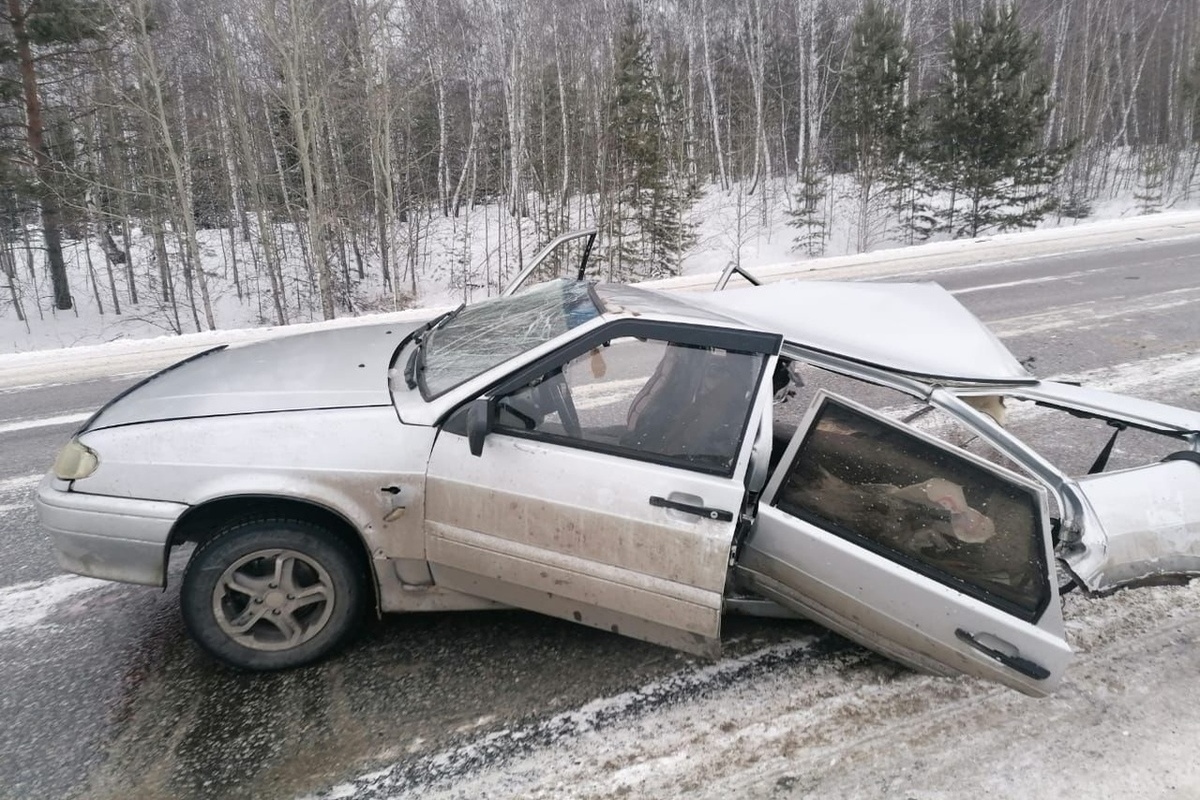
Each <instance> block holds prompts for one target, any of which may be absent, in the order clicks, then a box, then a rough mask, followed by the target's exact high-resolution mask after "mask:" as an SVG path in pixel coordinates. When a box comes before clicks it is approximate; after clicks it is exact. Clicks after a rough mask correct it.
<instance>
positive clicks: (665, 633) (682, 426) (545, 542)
mask: <svg viewBox="0 0 1200 800" xmlns="http://www.w3.org/2000/svg"><path fill="white" fill-rule="evenodd" d="M778 345H779V340H778V337H766V336H759V335H753V334H745V333H743V332H738V331H721V330H719V329H710V328H698V327H695V326H683V325H664V324H661V323H640V324H639V323H636V322H632V321H624V322H622V323H621V324H619V325H615V326H608V327H606V328H604V329H601V330H600V331H598V332H595V333H594V334H592V337H591V338H590V339H589V340H588V341H587V342H581V343H577V344H576V345H574V346H572V347H570V348H569V349H568V350H566V351H564V352H563V353H560V354H559V355H558V356H555V357H552V358H549V359H547V360H545V361H543V362H542V363H540V364H538V365H535V366H534V367H531V368H529V369H527V370H524V371H523V373H522V374H521V375H517V376H514V378H513V380H511V381H509V382H508V383H507V384H505V385H503V386H501V387H498V388H497V389H496V390H495V391H494V392H492V393H490V394H489V396H488V398H487V405H488V407H489V409H488V410H489V415H490V416H491V418H492V422H491V424H490V426H489V429H488V432H487V435H486V438H485V439H484V440H483V443H482V449H481V450H480V452H479V454H478V455H477V456H472V455H471V452H470V445H469V440H468V436H467V431H466V426H467V424H468V423H467V417H468V416H469V413H470V412H469V410H460V411H459V412H457V413H456V414H454V415H452V416H451V418H450V419H449V420H448V421H447V423H446V424H445V425H444V426H443V430H442V431H441V432H440V433H439V435H438V438H437V441H436V443H435V444H434V448H433V453H432V456H431V459H430V462H429V470H428V481H427V487H426V520H427V521H426V551H427V558H428V560H429V562H430V569H431V571H432V573H433V576H434V580H435V581H436V583H438V584H439V585H441V586H445V587H447V588H450V589H454V590H457V591H460V592H465V593H468V594H472V595H475V596H479V597H485V598H488V599H492V600H496V601H499V602H501V603H505V604H508V605H512V606H517V607H520V608H526V609H530V610H533V611H539V612H542V613H546V614H550V615H553V616H557V617H562V618H564V619H569V620H574V621H576V622H580V623H583V624H587V625H591V626H594V627H599V628H603V629H605V630H611V631H613V632H615V633H622V634H626V635H629V636H633V637H636V638H639V639H644V640H647V641H652V642H656V643H659V644H665V645H668V646H671V647H676V648H679V649H682V650H686V651H689V652H695V653H700V654H705V655H715V654H716V653H717V652H718V651H719V647H720V624H721V603H722V597H723V595H724V591H725V583H726V578H727V576H728V570H729V558H730V548H731V545H732V541H733V538H734V533H735V528H736V526H737V523H738V520H739V518H740V517H741V513H742V510H743V504H744V502H745V496H746V488H745V485H744V476H745V474H746V470H747V463H748V461H749V460H750V451H751V448H752V445H753V442H751V441H749V440H750V439H752V438H753V437H748V436H747V435H746V431H747V430H748V429H750V430H757V425H758V422H759V419H760V417H761V415H762V414H763V413H764V411H765V410H767V409H769V404H770V386H769V382H766V383H764V381H763V380H762V376H763V372H764V370H765V368H766V366H767V365H768V364H769V363H771V362H772V359H771V356H772V355H773V354H774V353H775V352H776V351H777V349H778ZM751 425H754V426H756V427H754V428H750V426H751Z"/></svg>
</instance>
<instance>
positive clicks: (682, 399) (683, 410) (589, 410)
mask: <svg viewBox="0 0 1200 800" xmlns="http://www.w3.org/2000/svg"><path fill="white" fill-rule="evenodd" d="M764 363H765V357H764V356H762V355H758V354H750V353H743V352H738V351H733V350H725V349H722V348H719V347H702V346H694V345H684V344H677V343H672V342H665V341H659V340H654V339H641V338H636V337H621V338H617V339H613V340H612V341H609V342H606V343H605V344H604V345H603V346H601V347H597V348H594V349H592V350H591V351H589V352H587V353H585V354H583V355H581V356H578V357H576V358H574V359H572V360H571V361H568V362H567V363H565V364H563V365H562V366H561V367H559V368H556V369H555V370H552V371H551V372H549V373H547V374H545V375H542V376H540V377H539V378H537V379H536V380H534V381H531V382H530V383H529V384H527V385H526V386H524V387H522V388H520V389H518V390H516V391H514V392H511V393H509V394H507V395H505V396H503V397H500V398H498V399H497V406H496V409H497V426H498V427H499V428H501V429H505V430H507V431H508V432H510V433H514V434H516V435H527V436H535V437H542V436H544V437H547V438H551V439H554V440H556V441H560V442H565V443H574V444H578V445H580V446H583V447H589V448H592V449H598V450H602V451H613V452H621V453H625V454H637V455H638V456H642V457H645V458H647V459H648V460H652V461H660V462H664V463H671V464H675V465H678V466H684V467H690V468H694V469H700V470H702V471H707V472H714V473H718V474H731V473H732V471H733V468H734V465H735V462H736V460H737V455H738V452H739V450H740V449H741V443H742V440H743V436H744V435H745V429H746V424H747V422H748V420H749V416H750V411H751V408H752V404H753V400H754V397H755V392H756V389H757V387H758V382H759V380H760V378H761V374H762V371H763V364H764Z"/></svg>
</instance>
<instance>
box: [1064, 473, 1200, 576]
mask: <svg viewBox="0 0 1200 800" xmlns="http://www.w3.org/2000/svg"><path fill="white" fill-rule="evenodd" d="M1077 489H1078V491H1079V493H1080V494H1081V495H1082V496H1083V498H1084V501H1085V504H1086V511H1085V514H1086V523H1085V525H1084V526H1083V536H1082V539H1081V540H1080V542H1079V546H1077V547H1071V548H1066V549H1065V551H1064V560H1065V561H1066V562H1067V565H1068V566H1069V567H1070V569H1071V572H1072V573H1073V574H1074V575H1075V577H1076V578H1078V579H1079V580H1080V581H1081V582H1082V583H1083V584H1084V586H1086V587H1087V588H1088V589H1089V590H1090V591H1093V592H1098V593H1101V594H1103V593H1107V592H1111V591H1113V590H1115V589H1119V588H1122V587H1125V586H1136V585H1140V584H1147V583H1160V582H1163V581H1175V580H1178V578H1179V576H1181V575H1198V574H1200V464H1195V463H1191V462H1188V461H1167V462H1164V463H1160V464H1148V465H1146V466H1143V467H1135V468H1133V469H1126V470H1115V471H1113V472H1103V473H1100V474H1098V475H1088V476H1087V477H1083V478H1079V479H1078V481H1077Z"/></svg>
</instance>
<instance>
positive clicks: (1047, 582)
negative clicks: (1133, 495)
mask: <svg viewBox="0 0 1200 800" xmlns="http://www.w3.org/2000/svg"><path fill="white" fill-rule="evenodd" d="M829 403H835V404H839V405H842V406H843V407H846V408H849V409H851V410H852V411H855V412H857V413H860V414H862V415H863V416H866V417H868V418H870V419H873V420H875V421H876V422H879V423H880V424H882V425H885V426H887V427H889V428H893V429H895V430H897V431H898V432H900V433H902V434H904V435H907V436H910V437H912V438H914V439H917V440H919V441H922V442H924V443H925V444H928V445H931V446H933V447H936V448H938V449H940V450H942V451H943V452H945V453H946V454H948V455H950V456H952V457H956V458H961V459H962V460H964V461H966V462H968V463H970V464H972V465H973V466H976V467H978V468H981V469H983V470H984V471H986V472H989V473H992V474H993V475H994V476H996V477H997V478H999V479H1001V480H1003V481H1007V482H1010V483H1011V484H1013V485H1015V486H1016V487H1018V488H1020V489H1022V490H1024V491H1026V492H1028V493H1029V494H1031V495H1032V496H1033V499H1034V501H1035V506H1036V514H1035V520H1036V524H1037V528H1038V532H1039V533H1040V537H1039V538H1040V541H1038V542H1037V543H1036V546H1035V548H1034V552H1035V558H1036V562H1037V563H1036V569H1037V580H1038V584H1039V585H1038V587H1037V593H1038V602H1037V604H1036V606H1035V607H1034V608H1033V609H1029V608H1022V607H1021V606H1019V605H1017V604H1016V603H1013V602H1012V601H1011V600H1008V599H1006V598H1003V597H1001V596H999V595H997V594H994V593H993V592H990V591H988V590H987V589H986V588H984V587H983V586H980V585H978V584H976V583H973V582H971V581H970V580H968V579H966V578H962V577H959V576H956V575H954V574H952V573H950V572H947V571H945V570H942V569H939V568H938V567H936V566H934V565H932V564H929V563H927V562H925V561H922V560H920V559H918V558H916V557H914V556H911V555H909V554H907V553H904V552H903V551H900V550H896V549H893V548H891V547H888V546H887V545H885V544H883V543H881V542H877V541H875V540H874V539H872V538H871V537H868V536H864V535H863V534H861V533H857V532H855V531H853V530H851V529H849V528H846V527H845V526H842V525H839V524H838V523H836V522H834V521H832V520H828V519H825V518H824V517H822V516H820V515H817V514H813V513H807V512H805V511H804V510H802V509H798V510H797V511H799V513H796V511H792V510H784V509H782V508H780V507H779V505H778V502H777V501H778V499H779V494H780V489H781V488H782V487H783V485H784V484H785V483H786V482H787V481H788V479H789V478H790V477H791V475H792V473H793V472H794V469H795V462H796V458H797V455H798V453H799V451H800V449H801V447H802V446H803V443H804V441H805V440H807V438H808V436H809V434H810V433H811V432H812V431H813V429H814V424H815V423H816V421H817V419H818V418H819V417H820V416H821V414H822V412H823V411H824V409H825V407H826V405H827V404H829ZM762 502H763V503H764V504H766V505H768V506H770V507H771V508H775V509H777V510H778V511H779V512H780V513H782V514H786V515H788V516H790V517H793V518H794V519H798V520H802V521H803V522H805V523H808V524H809V525H813V526H815V527H817V528H820V529H821V530H823V531H828V532H829V533H831V534H833V535H835V536H837V537H839V538H841V539H844V540H846V541H848V542H850V543H851V544H854V545H857V546H859V547H862V548H863V549H864V550H868V551H870V552H872V553H875V554H876V555H878V556H880V557H882V558H885V559H887V560H888V561H891V562H892V563H895V564H897V565H899V566H901V567H904V568H906V569H910V570H912V571H913V572H915V573H917V574H919V575H921V576H923V577H926V578H929V579H930V580H933V581H935V582H937V583H939V584H941V585H943V586H946V587H948V588H951V589H954V590H955V591H958V592H961V593H963V594H965V595H968V596H970V597H973V598H975V599H977V600H979V601H980V602H983V603H986V604H987V605H989V606H992V607H993V608H996V609H998V610H1000V611H1003V612H1004V613H1006V614H1009V615H1011V616H1014V617H1016V618H1018V619H1021V620H1023V621H1025V622H1029V623H1031V624H1037V622H1038V621H1039V620H1040V619H1041V618H1042V616H1043V615H1044V614H1045V613H1046V610H1047V609H1048V608H1049V606H1050V603H1051V602H1052V600H1053V598H1054V595H1055V592H1054V591H1053V590H1054V586H1053V584H1052V581H1053V576H1052V574H1051V568H1052V565H1053V563H1054V559H1053V557H1052V544H1051V542H1050V532H1051V526H1050V521H1049V513H1048V502H1047V499H1046V490H1045V489H1044V488H1043V487H1042V486H1040V485H1038V484H1037V483H1034V482H1033V481H1031V480H1029V479H1027V478H1025V477H1024V476H1022V475H1019V474H1017V473H1015V472H1012V471H1011V470H1009V469H1006V468H1005V467H1002V466H1000V465H998V464H993V463H992V462H990V461H987V460H986V459H983V458H981V457H979V456H977V455H975V454H974V453H971V452H969V451H966V450H962V449H961V448H955V447H954V446H953V445H951V444H949V443H947V442H944V441H942V440H941V439H938V438H937V437H935V436H932V435H930V434H927V433H925V432H924V431H920V430H917V429H915V428H912V427H911V426H908V425H905V424H904V423H902V422H900V421H898V420H895V419H892V418H891V417H888V416H887V415H885V414H881V413H880V412H878V411H876V410H874V409H872V408H870V407H868V406H864V405H862V404H861V403H857V402H855V401H854V400H851V399H850V398H847V397H845V396H842V395H839V394H836V393H834V392H830V391H828V390H827V389H821V390H819V391H818V392H817V393H816V395H815V396H814V397H813V400H812V403H811V404H810V406H809V408H808V410H807V411H806V412H805V415H804V419H803V420H802V422H801V423H800V425H799V427H798V428H797V429H796V433H795V434H794V435H793V436H792V439H791V441H789V442H788V446H787V449H786V450H785V451H784V455H783V458H782V459H781V460H780V462H779V464H778V465H777V466H776V468H775V471H774V472H773V473H772V475H771V477H770V479H769V480H768V482H767V486H766V489H765V490H764V491H763V496H762Z"/></svg>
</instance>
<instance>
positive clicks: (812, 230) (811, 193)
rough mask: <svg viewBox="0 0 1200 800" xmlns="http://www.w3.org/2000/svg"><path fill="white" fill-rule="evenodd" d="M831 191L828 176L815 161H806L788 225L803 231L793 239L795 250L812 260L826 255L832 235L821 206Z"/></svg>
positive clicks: (808, 159) (810, 159) (802, 165)
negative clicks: (827, 184) (828, 229)
mask: <svg viewBox="0 0 1200 800" xmlns="http://www.w3.org/2000/svg"><path fill="white" fill-rule="evenodd" d="M827 191H828V189H827V186H826V179H825V176H824V175H822V174H821V173H820V172H819V171H818V170H817V165H816V163H815V159H812V158H806V159H805V160H804V163H803V164H801V165H800V184H799V187H798V188H797V189H796V194H795V197H794V198H793V204H792V209H791V211H790V213H789V216H790V219H789V220H788V224H789V225H791V226H792V227H794V228H799V229H800V232H799V233H798V234H797V235H796V238H795V239H793V240H792V249H793V250H800V251H803V252H804V253H805V254H806V255H808V256H809V257H810V258H815V257H817V256H820V255H824V253H825V237H826V236H827V235H828V234H827V233H826V220H825V213H824V211H823V210H822V208H821V206H822V205H823V204H824V202H825V195H826V192H827Z"/></svg>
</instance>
